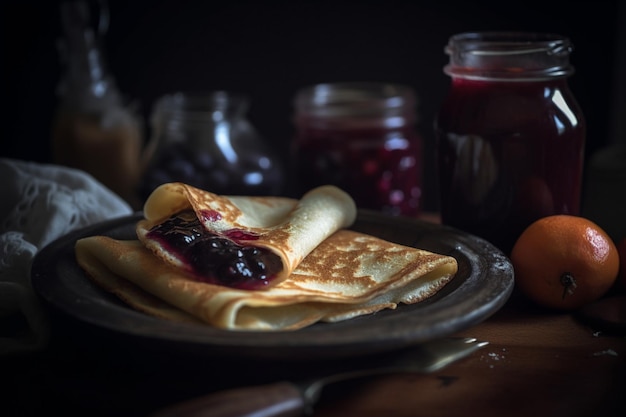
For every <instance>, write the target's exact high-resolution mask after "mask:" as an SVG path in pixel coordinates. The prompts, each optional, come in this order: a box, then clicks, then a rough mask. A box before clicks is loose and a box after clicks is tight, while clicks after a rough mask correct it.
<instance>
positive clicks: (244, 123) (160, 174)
mask: <svg viewBox="0 0 626 417" xmlns="http://www.w3.org/2000/svg"><path fill="white" fill-rule="evenodd" d="M248 104H249V99H248V98H247V97H246V96H244V95H241V94H236V93H231V92H226V91H215V92H210V93H182V92H179V93H175V94H170V95H166V96H164V97H162V98H160V99H159V100H158V101H157V102H156V104H155V105H154V107H153V110H152V114H151V126H152V140H151V145H152V146H154V151H153V152H154V153H153V156H152V157H151V162H150V163H149V165H148V168H147V170H146V173H145V175H144V177H143V180H142V187H141V195H142V197H143V198H144V199H145V198H146V197H147V196H148V195H149V194H150V193H151V192H152V191H153V190H154V189H155V188H156V187H157V186H158V185H160V184H163V183H166V182H174V181H180V182H184V183H186V184H189V185H192V186H194V187H198V188H201V189H204V190H207V191H210V192H213V193H216V194H228V195H257V196H259V195H278V194H280V193H282V191H283V180H284V178H283V168H282V164H281V163H280V161H279V160H278V158H277V156H276V155H275V154H274V152H272V150H271V149H270V148H269V146H268V145H267V144H266V143H265V142H264V141H263V139H262V138H261V136H260V135H259V134H258V133H257V131H256V130H255V129H254V127H253V126H252V125H251V124H250V122H249V121H248V120H247V119H246V112H247V110H248Z"/></svg>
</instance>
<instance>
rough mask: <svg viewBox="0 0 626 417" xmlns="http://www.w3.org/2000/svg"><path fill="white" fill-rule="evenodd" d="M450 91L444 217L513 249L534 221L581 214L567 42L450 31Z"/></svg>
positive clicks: (580, 120) (440, 135) (581, 138)
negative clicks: (454, 33)
mask: <svg viewBox="0 0 626 417" xmlns="http://www.w3.org/2000/svg"><path fill="white" fill-rule="evenodd" d="M445 51H446V53H447V54H448V55H449V56H450V61H449V64H448V65H447V66H446V67H445V68H444V72H445V73H446V74H448V75H449V76H450V77H451V88H450V91H449V94H448V96H447V97H446V98H445V100H444V102H443V104H442V106H441V108H440V111H439V114H438V116H437V119H436V122H435V131H436V137H437V142H438V143H437V151H438V170H439V187H440V195H441V216H442V221H443V223H444V224H448V225H451V226H454V227H457V228H459V229H462V230H465V231H467V232H470V233H472V234H475V235H478V236H481V237H483V238H485V239H487V240H489V241H490V242H491V243H493V244H494V245H496V246H497V247H499V248H500V249H501V250H503V251H504V252H506V253H509V252H510V250H511V249H512V247H513V245H514V243H515V241H516V240H517V237H518V236H519V235H520V234H521V232H522V231H523V230H524V229H525V228H526V227H527V226H528V225H529V224H530V223H531V222H533V221H534V220H537V219H538V218H540V217H543V216H547V215H552V214H571V215H577V214H579V209H580V207H579V205H580V195H581V182H582V172H583V158H584V157H583V154H584V142H585V121H584V117H583V115H582V113H581V110H580V108H579V106H578V104H577V102H576V99H575V98H574V96H573V94H572V92H571V90H570V88H569V86H568V77H570V75H571V74H572V73H573V72H574V69H573V67H572V65H571V64H570V53H571V51H572V44H571V42H570V40H569V39H567V38H565V37H562V36H559V35H552V34H541V33H511V32H504V33H503V32H486V33H463V34H458V35H455V36H453V37H451V38H450V40H449V43H448V45H447V47H446V49H445Z"/></svg>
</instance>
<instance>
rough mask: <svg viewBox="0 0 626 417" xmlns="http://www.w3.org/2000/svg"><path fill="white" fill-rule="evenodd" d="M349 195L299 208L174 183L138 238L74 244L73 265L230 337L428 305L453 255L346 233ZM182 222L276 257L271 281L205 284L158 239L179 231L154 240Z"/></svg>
mask: <svg viewBox="0 0 626 417" xmlns="http://www.w3.org/2000/svg"><path fill="white" fill-rule="evenodd" d="M346 197H347V195H346V194H345V193H343V192H342V191H341V190H339V189H337V188H335V187H330V186H326V187H320V188H319V189H315V190H312V191H311V192H309V193H307V195H305V196H304V197H303V198H302V199H301V200H293V199H287V198H280V197H263V198H261V197H223V196H217V195H215V194H211V193H208V192H206V191H201V190H198V189H194V188H192V187H188V186H185V185H183V184H168V185H166V186H163V187H162V188H161V189H158V190H156V191H155V193H153V195H152V196H151V197H150V199H149V200H148V201H147V202H146V206H145V208H144V215H145V218H146V219H145V220H142V221H140V222H139V223H138V225H137V235H138V240H116V239H112V238H110V237H105V236H92V237H87V238H84V239H81V240H79V241H78V242H77V243H76V257H77V260H78V263H79V265H80V266H81V267H82V268H83V269H84V270H85V272H86V274H87V275H88V276H89V277H90V278H91V279H92V280H93V281H94V282H95V283H96V284H98V285H100V286H101V287H103V288H104V289H106V290H107V291H111V292H113V293H115V294H116V295H117V296H119V297H120V298H121V299H122V300H123V301H125V302H126V303H128V304H129V305H130V306H132V307H134V308H135V309H137V310H140V311H143V312H146V313H148V314H152V315H155V316H158V317H161V318H164V319H170V320H177V321H190V322H198V323H208V324H210V325H212V326H215V327H217V328H222V329H229V330H295V329H299V328H303V327H306V326H309V325H311V324H313V323H316V322H319V321H326V322H335V321H340V320H346V319H350V318H353V317H357V316H360V315H364V314H369V313H373V312H376V311H379V310H382V309H386V308H391V309H393V308H396V306H397V305H398V304H399V303H406V304H412V303H416V302H419V301H422V300H424V299H426V298H428V297H430V296H432V295H433V294H435V293H436V292H437V291H439V290H440V289H441V288H442V287H443V286H444V285H445V284H446V283H447V282H449V281H450V280H451V279H452V277H453V276H454V274H455V273H456V271H457V263H456V260H455V259H454V258H452V257H449V256H444V255H439V254H435V253H431V252H428V251H424V250H421V249H416V248H412V247H407V246H402V245H398V244H395V243H391V242H388V241H385V240H383V239H380V238H377V237H374V236H370V235H366V234H363V233H359V232H356V231H352V230H346V229H345V228H346V227H349V226H350V225H351V224H352V222H353V221H354V218H355V212H356V211H355V209H354V205H353V203H352V200H351V199H350V198H349V197H347V199H346ZM190 210H191V212H192V213H193V215H192V214H191V213H190ZM181 213H183V214H181ZM194 215H195V216H196V222H195V223H193V222H194V219H193V216H194ZM180 218H182V219H183V220H182V223H176V225H178V224H183V225H185V226H186V227H187V226H188V225H189V224H193V225H194V226H193V227H195V228H198V227H199V226H198V223H200V224H201V225H202V227H203V228H204V230H203V232H208V233H209V236H218V237H220V238H227V239H231V238H234V239H235V240H236V241H237V244H243V245H249V244H253V245H256V246H258V247H259V248H261V249H262V250H266V251H268V253H271V254H272V256H276V259H277V260H279V261H280V262H279V263H277V264H276V265H275V267H276V268H277V269H276V270H275V271H274V272H272V274H270V275H272V276H274V279H269V276H268V279H267V281H271V282H269V283H268V284H264V285H262V286H257V288H261V289H249V288H251V287H250V286H249V285H241V284H240V282H239V281H236V284H234V285H230V286H229V285H224V284H225V283H224V282H223V281H219V280H217V281H216V280H215V279H210V278H209V279H207V278H206V277H204V276H202V274H201V273H200V272H199V269H198V268H194V267H190V266H189V265H188V264H189V260H190V259H191V258H194V256H195V257H198V256H197V254H195V255H194V256H189V254H183V255H181V252H180V251H177V250H176V249H177V248H178V247H179V246H180V245H183V243H180V242H184V241H185V240H184V239H183V240H182V241H180V242H179V244H177V245H171V244H170V243H168V242H169V241H168V240H166V239H161V238H162V237H163V236H165V235H166V234H165V233H166V232H172V231H173V232H172V233H175V234H176V233H178V230H177V227H178V226H176V227H169V226H168V227H166V229H165V230H166V232H164V233H162V234H158V233H157V234H156V235H155V236H154V235H153V234H152V233H151V232H154V231H155V230H160V228H161V227H163V225H164V224H170V226H171V222H172V219H180ZM168 222H170V223H168ZM185 230H187V229H185ZM192 235H193V236H197V235H198V234H192ZM176 236H179V235H178V234H176ZM182 236H185V235H184V234H183V235H182ZM190 239H191V240H190V245H193V244H194V243H195V242H196V241H195V240H194V239H193V238H190ZM239 251H240V252H243V251H242V250H239ZM202 259H204V258H202ZM200 262H202V260H201V261H200ZM200 269H201V268H200ZM209 269H210V268H209ZM209 275H210V273H209ZM276 277H277V278H276ZM252 280H253V281H254V279H252ZM261 281H263V280H261ZM226 284H227V283H226Z"/></svg>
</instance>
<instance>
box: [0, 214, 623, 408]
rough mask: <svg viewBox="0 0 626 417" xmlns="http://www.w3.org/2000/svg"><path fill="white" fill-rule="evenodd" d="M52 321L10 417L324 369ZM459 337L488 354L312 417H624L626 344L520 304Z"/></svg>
mask: <svg viewBox="0 0 626 417" xmlns="http://www.w3.org/2000/svg"><path fill="white" fill-rule="evenodd" d="M433 220H434V221H436V220H437V219H436V218H435V219H433ZM613 295H615V294H613ZM622 302H623V303H626V301H624V300H622ZM622 312H623V313H624V314H626V307H624V308H623V309H622ZM51 319H52V323H53V325H54V326H53V336H54V337H53V339H52V342H51V345H50V347H49V349H48V350H46V351H45V352H39V353H35V354H29V355H24V356H20V357H12V358H0V370H1V371H2V376H3V380H4V381H5V382H9V386H8V387H7V388H3V389H2V390H0V416H3V417H10V416H20V417H27V416H42V415H83V416H89V417H96V416H115V417H123V416H129V417H130V416H132V417H141V416H147V415H149V414H150V413H151V412H154V411H155V410H158V409H161V408H163V407H166V406H168V405H171V404H173V403H177V402H180V401H184V400H187V399H191V398H194V397H197V396H200V395H203V394H206V393H209V392H212V391H216V390H222V389H228V388H234V387H240V386H247V385H254V384H258V383H268V382H275V381H279V380H284V379H297V378H301V377H304V376H307V372H308V371H310V368H311V366H312V367H315V366H316V365H310V366H309V368H307V364H293V363H289V362H285V363H270V364H262V363H261V364H259V363H247V362H245V361H243V360H242V359H237V358H235V359H234V360H230V361H225V360H223V359H221V358H215V359H214V360H211V359H206V358H203V359H198V358H195V357H176V356H173V355H172V354H171V352H169V351H167V350H164V351H162V350H159V349H152V348H153V346H145V345H142V344H141V343H139V342H137V341H135V340H131V341H128V340H124V341H120V340H118V339H117V337H116V335H115V334H108V333H103V331H102V330H94V329H93V328H90V327H87V326H86V325H84V324H83V325H81V324H80V323H76V322H71V321H68V320H67V318H64V317H56V316H55V315H54V314H53V315H52V317H51ZM458 336H468V337H475V338H478V339H480V340H485V341H488V342H489V345H488V346H486V347H485V348H483V349H482V350H480V351H478V352H476V353H474V354H472V355H471V356H469V357H467V358H465V359H463V360H461V361H459V362H457V363H454V364H452V365H450V366H448V367H447V368H445V369H443V370H441V371H439V372H436V373H434V374H428V375H417V374H394V375H387V376H381V377H376V378H368V379H363V380H359V381H351V382H346V383H341V384H336V385H331V386H329V387H327V388H326V389H325V390H324V391H323V395H322V397H321V400H320V402H319V403H318V404H317V406H316V408H315V412H314V417H339V416H341V417H351V416H355V417H357V416H358V417H369V416H371V417H404V416H406V417H416V416H429V417H436V416H446V417H448V416H453V417H457V416H474V415H476V416H480V417H491V416H493V417H495V416H498V417H500V416H507V417H515V416H524V417H527V416H531V417H560V416H563V417H578V416H580V417H587V416H603V417H604V416H609V417H612V416H620V417H623V416H626V400H624V394H626V337H625V336H624V335H623V334H622V335H615V334H607V333H606V332H603V331H601V329H599V328H594V327H591V326H589V325H587V324H584V323H582V322H581V321H579V320H578V319H577V317H576V316H575V315H574V314H568V313H555V312H549V311H545V310H542V309H539V308H537V307H536V306H534V305H532V304H531V303H529V302H528V301H527V300H526V299H524V298H523V297H521V296H520V295H518V294H517V293H516V292H514V293H513V296H512V297H511V298H510V299H509V300H508V302H507V303H506V305H505V306H504V307H503V308H502V309H501V310H499V311H498V312H496V313H495V314H494V315H493V316H492V317H490V318H488V319H487V320H486V321H484V322H483V323H480V324H478V325H476V326H474V327H472V328H469V329H467V330H465V331H463V332H461V333H459V334H458Z"/></svg>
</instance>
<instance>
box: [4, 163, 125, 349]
mask: <svg viewBox="0 0 626 417" xmlns="http://www.w3.org/2000/svg"><path fill="white" fill-rule="evenodd" d="M0 178H2V182H0V195H1V196H2V197H1V198H0V219H1V223H0V249H1V250H2V257H1V258H0V319H2V320H0V354H9V353H17V352H24V351H33V350H39V349H42V348H43V347H45V345H46V343H47V340H48V334H49V329H48V323H47V318H46V316H45V313H44V310H43V309H42V307H41V305H40V304H39V301H38V298H37V296H36V294H34V292H33V290H32V287H31V284H30V267H31V264H32V261H33V258H34V257H35V255H36V254H37V252H38V251H39V250H40V249H42V248H43V247H44V246H46V245H47V244H49V243H51V242H52V241H54V240H55V239H57V238H59V237H61V236H63V235H65V234H67V233H69V232H72V231H74V230H77V229H80V228H82V227H85V226H88V225H91V224H94V223H97V222H100V221H104V220H108V219H111V218H115V217H120V216H125V215H129V214H131V213H132V209H131V207H130V206H129V205H128V204H127V203H126V202H125V201H124V200H123V199H122V198H121V197H119V196H118V195H116V194H115V193H113V192H112V191H111V190H109V189H108V188H106V187H104V186H103V185H102V184H101V183H99V182H98V181H96V180H95V179H94V178H93V177H91V176H90V175H89V174H87V173H85V172H83V171H79V170H76V169H71V168H66V167H61V166H57V165H47V164H38V163H34V162H27V161H19V160H13V159H3V158H0ZM16 316H21V317H22V318H23V320H21V321H18V322H20V323H22V324H23V325H24V327H26V329H17V330H16V329H14V328H13V327H15V324H14V323H15V320H5V318H10V317H16ZM8 322H11V323H13V324H11V325H10V326H8V325H7V324H6V323H8ZM3 327H12V328H11V329H3Z"/></svg>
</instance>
